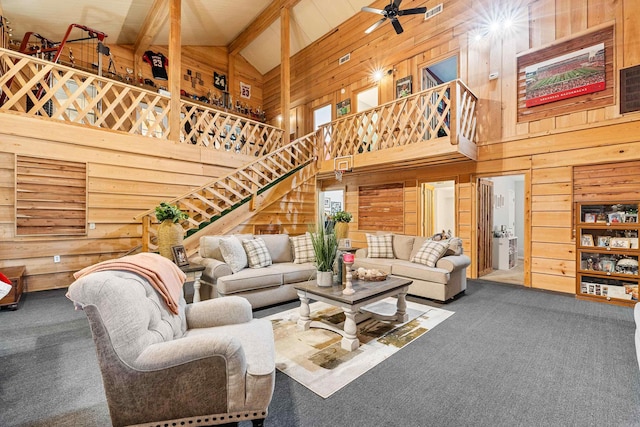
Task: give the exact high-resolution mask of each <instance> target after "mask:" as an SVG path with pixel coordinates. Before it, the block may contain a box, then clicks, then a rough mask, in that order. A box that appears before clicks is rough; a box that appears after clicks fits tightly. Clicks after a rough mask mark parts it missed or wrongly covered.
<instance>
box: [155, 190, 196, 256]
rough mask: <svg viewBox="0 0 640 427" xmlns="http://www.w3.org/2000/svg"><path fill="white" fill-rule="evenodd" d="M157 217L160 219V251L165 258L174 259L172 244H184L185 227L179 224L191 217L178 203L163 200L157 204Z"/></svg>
mask: <svg viewBox="0 0 640 427" xmlns="http://www.w3.org/2000/svg"><path fill="white" fill-rule="evenodd" d="M156 218H157V219H158V221H160V225H159V226H158V252H159V253H160V255H162V256H163V257H165V258H169V259H173V251H172V250H171V247H172V246H177V245H182V241H183V239H184V229H183V228H182V226H181V225H180V224H179V222H180V221H184V220H185V219H187V218H189V215H187V214H186V213H185V212H182V211H181V210H180V208H178V206H176V205H171V204H169V203H166V202H161V203H160V205H158V206H156Z"/></svg>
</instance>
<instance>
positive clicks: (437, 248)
mask: <svg viewBox="0 0 640 427" xmlns="http://www.w3.org/2000/svg"><path fill="white" fill-rule="evenodd" d="M448 248H449V245H448V243H443V242H438V241H436V240H427V241H426V242H424V243H423V244H422V246H421V247H420V249H419V250H418V252H416V254H415V255H414V257H413V258H411V262H415V263H418V264H424V265H426V266H427V267H435V266H436V263H437V262H438V260H439V259H440V258H441V257H442V255H444V253H445V252H446V251H447V249H448Z"/></svg>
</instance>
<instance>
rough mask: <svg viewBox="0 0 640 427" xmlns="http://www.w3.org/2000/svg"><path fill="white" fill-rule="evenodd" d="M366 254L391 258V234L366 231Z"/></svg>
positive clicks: (370, 256) (372, 256) (371, 256)
mask: <svg viewBox="0 0 640 427" xmlns="http://www.w3.org/2000/svg"><path fill="white" fill-rule="evenodd" d="M367 246H368V247H369V249H368V252H367V256H368V257H369V258H393V235H391V234H384V235H382V236H378V235H375V234H369V233H367Z"/></svg>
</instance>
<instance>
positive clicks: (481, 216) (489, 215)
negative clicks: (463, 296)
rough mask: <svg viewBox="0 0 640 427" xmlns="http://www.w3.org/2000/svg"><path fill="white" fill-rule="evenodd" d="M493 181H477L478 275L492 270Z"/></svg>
mask: <svg viewBox="0 0 640 427" xmlns="http://www.w3.org/2000/svg"><path fill="white" fill-rule="evenodd" d="M492 202H493V182H491V181H490V180H488V179H480V180H479V181H478V277H480V276H484V275H485V274H489V273H491V272H492V271H493V260H492V258H491V257H492V254H493V205H492Z"/></svg>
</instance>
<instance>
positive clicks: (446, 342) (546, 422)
mask: <svg viewBox="0 0 640 427" xmlns="http://www.w3.org/2000/svg"><path fill="white" fill-rule="evenodd" d="M415 300H416V301H422V302H424V301H425V300H421V299H419V298H418V299H415ZM431 304H432V305H437V306H440V305H439V304H435V303H431ZM295 306H297V303H288V304H285V305H283V306H280V307H271V308H268V309H264V310H259V311H257V312H256V316H259V317H261V316H266V315H268V314H271V313H274V312H276V311H280V310H282V309H285V308H292V307H295ZM444 307H445V308H446V309H448V310H452V311H455V314H454V315H453V316H451V317H450V318H449V319H447V320H446V321H445V322H443V323H441V324H440V325H439V326H438V327H437V328H435V329H434V330H433V331H431V332H429V333H428V334H425V335H424V336H422V337H421V338H419V339H418V340H416V341H415V342H413V343H412V344H411V346H408V347H406V348H405V349H403V350H401V351H400V352H398V353H397V354H395V355H394V356H393V357H391V358H390V359H387V360H386V361H384V362H383V363H381V364H380V365H378V366H377V367H375V368H374V369H372V370H370V371H369V372H367V373H366V374H364V375H363V376H362V377H360V378H358V379H357V380H356V381H354V382H353V383H351V384H350V385H348V386H347V387H345V388H343V389H342V390H340V391H339V392H337V393H336V394H334V395H333V396H331V397H330V398H328V399H322V398H321V397H319V396H317V395H316V394H314V393H313V392H311V391H309V390H307V389H306V388H305V387H303V386H301V385H300V384H298V383H297V382H295V381H294V380H292V379H290V378H289V377H287V376H286V375H284V374H281V373H280V372H278V374H277V377H276V389H275V394H274V398H273V401H272V403H271V406H270V408H269V410H270V412H269V416H268V418H267V423H266V425H267V426H269V427H276V426H282V427H285V426H286V427H293V426H308V427H312V426H313V427H322V426H332V427H336V426H353V425H358V426H400V425H402V426H640V370H639V368H638V363H637V360H636V356H635V347H634V342H633V334H634V330H635V325H634V322H633V313H632V310H631V309H630V308H625V307H618V306H612V305H607V304H599V303H592V302H586V301H579V300H576V299H575V298H574V297H573V296H567V295H561V294H555V293H551V292H543V291H536V290H530V289H524V288H522V287H519V286H512V285H501V284H496V283H492V282H487V281H482V280H472V281H469V289H468V290H467V293H466V295H464V296H462V297H460V298H458V299H456V300H455V301H453V302H451V303H449V304H446V305H445V306H444ZM0 366H1V369H0V425H1V426H107V425H109V414H108V410H107V407H106V403H105V398H104V392H103V391H102V385H101V379H100V374H99V371H98V367H97V362H96V358H95V353H94V349H93V342H92V340H91V334H90V331H89V326H88V323H87V321H86V318H85V316H84V314H83V313H82V312H74V310H73V307H72V305H71V303H70V302H69V301H67V300H66V299H65V298H64V291H61V290H57V291H46V292H38V293H33V294H28V295H27V296H26V297H25V298H24V300H23V302H21V304H20V309H19V310H18V311H7V310H2V311H0ZM250 425H251V424H250V423H242V424H241V426H242V427H245V426H250Z"/></svg>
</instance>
